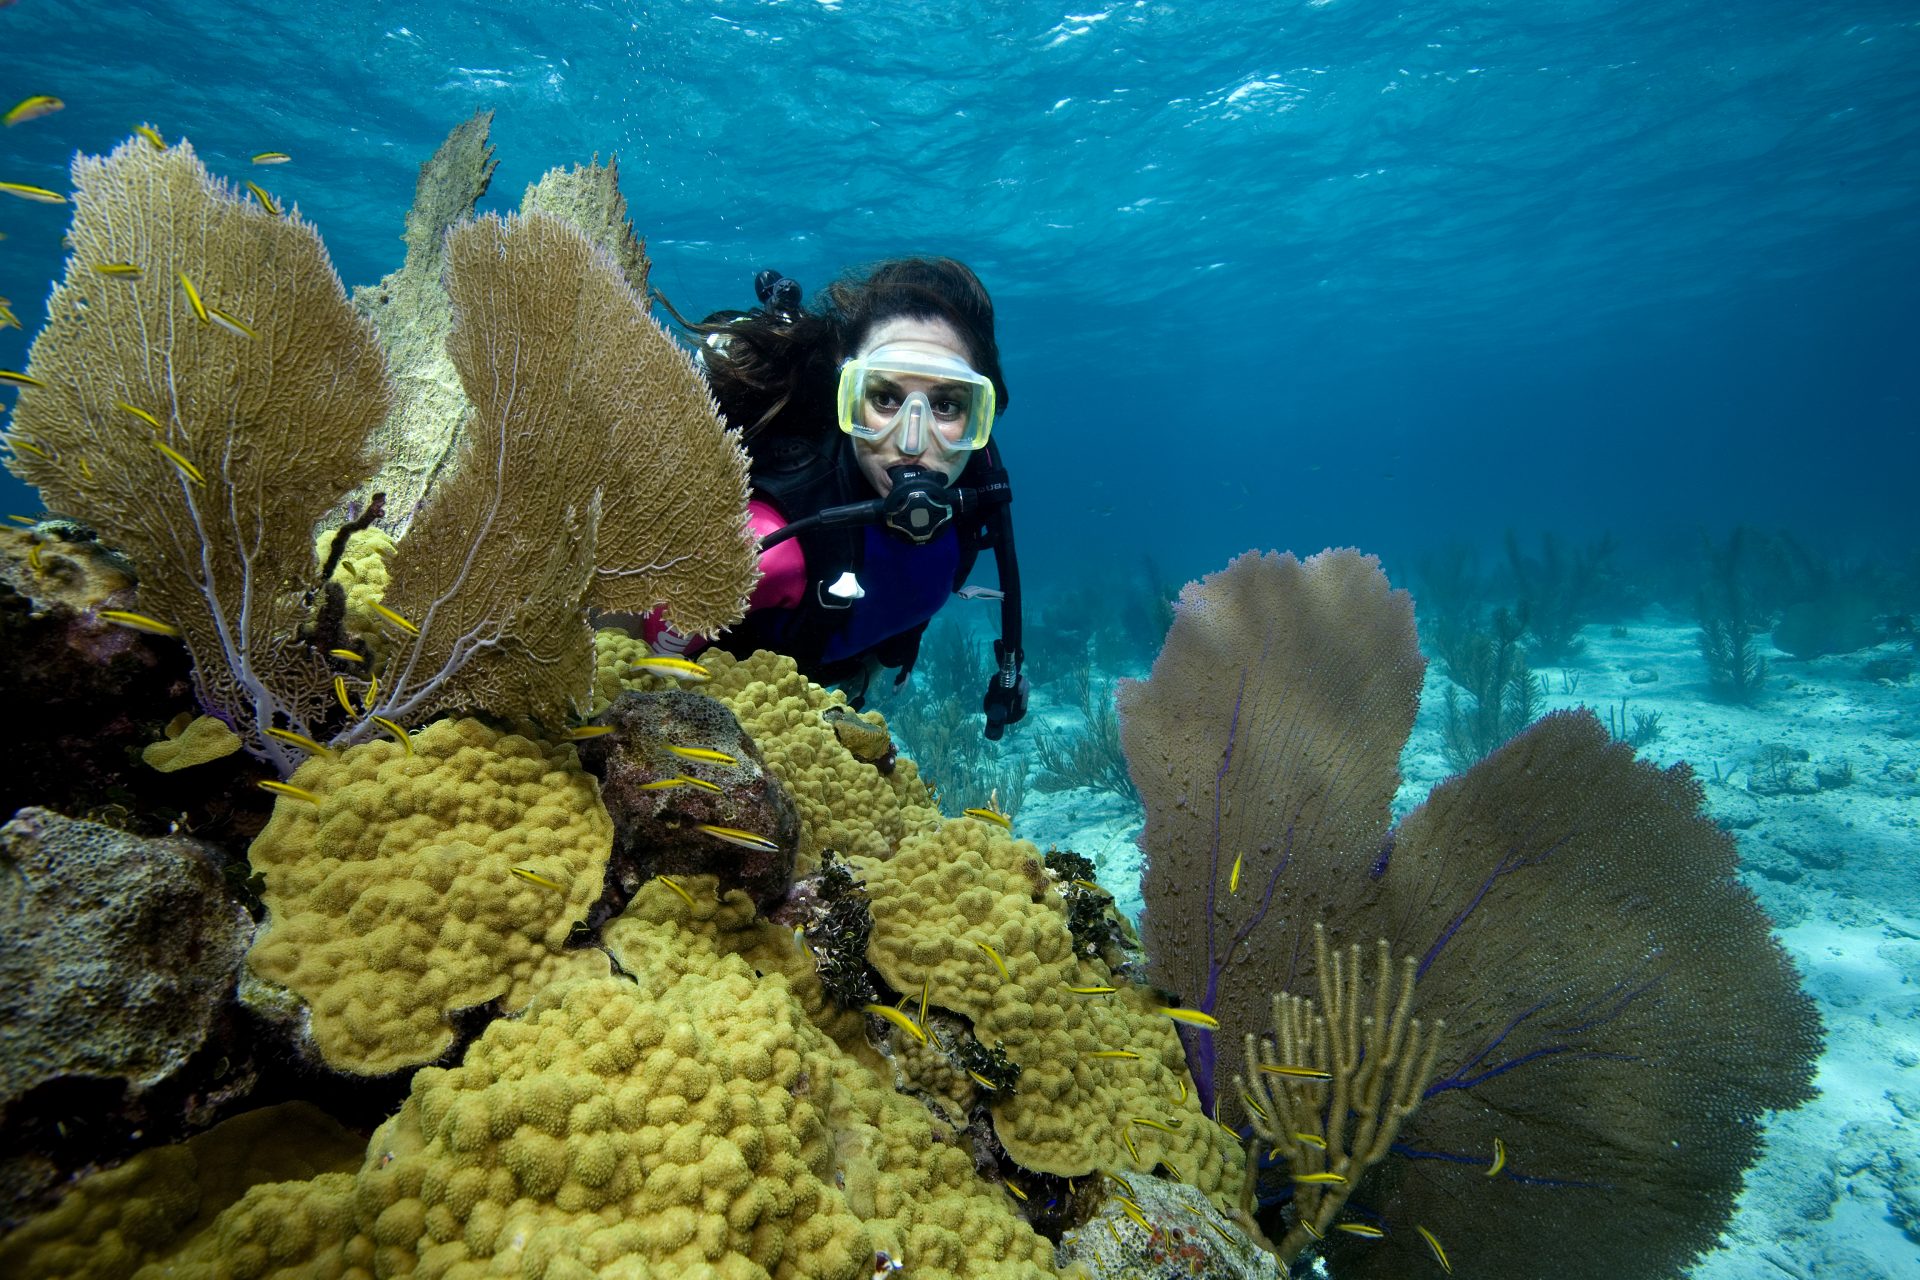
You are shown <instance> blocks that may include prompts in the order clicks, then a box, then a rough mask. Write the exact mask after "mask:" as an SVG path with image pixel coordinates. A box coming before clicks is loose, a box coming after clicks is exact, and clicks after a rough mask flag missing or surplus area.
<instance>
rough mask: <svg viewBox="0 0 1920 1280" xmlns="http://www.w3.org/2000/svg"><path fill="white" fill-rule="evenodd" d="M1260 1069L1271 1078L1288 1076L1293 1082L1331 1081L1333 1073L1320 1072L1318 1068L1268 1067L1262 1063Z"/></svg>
mask: <svg viewBox="0 0 1920 1280" xmlns="http://www.w3.org/2000/svg"><path fill="white" fill-rule="evenodd" d="M1260 1069H1261V1070H1262V1071H1264V1072H1266V1073H1267V1074H1268V1075H1271V1076H1289V1077H1291V1078H1293V1079H1295V1080H1331V1079H1333V1072H1331V1071H1322V1070H1320V1069H1319V1068H1318V1067H1270V1066H1268V1065H1267V1064H1266V1063H1264V1062H1263V1063H1261V1064H1260Z"/></svg>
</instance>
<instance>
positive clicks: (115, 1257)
mask: <svg viewBox="0 0 1920 1280" xmlns="http://www.w3.org/2000/svg"><path fill="white" fill-rule="evenodd" d="M364 1146H365V1143H364V1142H363V1141H362V1140H361V1139H360V1138H359V1137H358V1136H356V1135H355V1134H352V1133H350V1132H348V1131H347V1130H345V1129H343V1128H341V1126H340V1125H339V1123H338V1122H336V1121H334V1120H333V1119H332V1118H330V1117H329V1116H328V1115H327V1114H326V1113H325V1112H323V1111H321V1110H319V1109H318V1108H316V1107H312V1106H309V1105H307V1104H306V1103H304V1102H288V1103H282V1104H281V1105H279V1106H275V1107H266V1108H263V1109H261V1110H258V1111H248V1112H244V1113H242V1114H241V1115H237V1116H235V1117H233V1118H232V1119H230V1120H226V1121H223V1122H221V1123H220V1124H218V1125H215V1126H214V1127H213V1128H211V1129H209V1130H207V1131H206V1132H205V1133H202V1134H198V1135H196V1136H194V1137H192V1138H189V1139H188V1140H187V1141H185V1142H181V1143H176V1144H174V1145H172V1146H166V1147H154V1148H152V1149H151V1150H147V1151H142V1152H141V1153H139V1154H138V1155H136V1156H134V1157H133V1159H131V1160H129V1161H127V1162H126V1163H125V1164H123V1165H120V1166H118V1167H116V1168H113V1169H107V1170H103V1171H101V1172H98V1173H95V1174H92V1175H91V1176H89V1177H87V1178H85V1179H83V1180H82V1181H81V1182H80V1183H79V1184H78V1185H76V1186H75V1187H74V1188H73V1189H72V1190H71V1191H70V1192H68V1194H67V1196H66V1198H65V1199H63V1200H62V1201H61V1202H60V1204H59V1206H58V1207H57V1208H55V1209H53V1210H51V1211H49V1212H47V1213H45V1214H42V1215H41V1216H40V1217H38V1218H35V1219H34V1220H33V1221H32V1222H30V1223H28V1224H27V1225H26V1226H24V1227H22V1228H21V1229H20V1230H18V1231H15V1232H13V1233H12V1234H10V1235H8V1236H6V1237H5V1238H4V1239H0V1275H6V1276H9V1277H12V1278H13V1280H55V1278H56V1277H57V1278H58V1280H124V1277H127V1276H132V1275H136V1274H138V1275H141V1276H143V1277H144V1276H152V1275H154V1274H155V1272H156V1271H158V1270H159V1269H160V1268H158V1267H144V1268H143V1264H145V1263H161V1262H164V1261H166V1260H169V1259H173V1258H175V1257H176V1256H178V1255H179V1254H180V1253H181V1252H182V1251H183V1250H185V1249H187V1248H188V1246H190V1245H191V1244H192V1243H193V1242H194V1240H195V1239H196V1237H198V1236H200V1234H201V1233H202V1232H203V1231H205V1230H206V1229H207V1228H208V1227H209V1226H211V1225H212V1223H213V1222H214V1220H215V1219H216V1218H217V1217H218V1216H219V1215H220V1214H221V1212H222V1211H224V1210H226V1209H227V1208H228V1207H229V1206H231V1205H233V1204H234V1203H235V1202H236V1201H238V1200H239V1199H240V1198H241V1196H243V1195H244V1194H246V1192H247V1191H248V1190H250V1189H251V1188H252V1187H255V1186H258V1185H262V1184H268V1183H276V1182H282V1181H291V1180H293V1179H304V1178H312V1177H315V1176H321V1175H327V1174H332V1175H335V1176H340V1175H343V1174H345V1173H346V1171H348V1170H352V1169H355V1168H358V1167H359V1164H360V1160H361V1153H362V1149H363V1148H364ZM296 1185H298V1184H296ZM282 1229H283V1231H284V1232H286V1233H287V1234H289V1235H290V1234H292V1231H293V1230H294V1228H293V1225H292V1224H291V1223H288V1224H283V1228H282Z"/></svg>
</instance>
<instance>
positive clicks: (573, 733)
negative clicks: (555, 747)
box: [567, 724, 613, 742]
mask: <svg viewBox="0 0 1920 1280" xmlns="http://www.w3.org/2000/svg"><path fill="white" fill-rule="evenodd" d="M612 732H613V726H612V725H610V724H577V725H575V726H573V728H571V729H569V730H567V741H569V742H584V741H585V740H586V739H588V738H604V737H605V736H606V735H608V734H610V733H612Z"/></svg>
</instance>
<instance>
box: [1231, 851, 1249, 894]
mask: <svg viewBox="0 0 1920 1280" xmlns="http://www.w3.org/2000/svg"><path fill="white" fill-rule="evenodd" d="M1243 856H1245V855H1243V854H1238V853H1236V854H1234V855H1233V874H1232V875H1230V876H1228V877H1227V893H1228V895H1229V896H1231V895H1233V894H1236V893H1238V892H1240V859H1241V858H1242V857H1243Z"/></svg>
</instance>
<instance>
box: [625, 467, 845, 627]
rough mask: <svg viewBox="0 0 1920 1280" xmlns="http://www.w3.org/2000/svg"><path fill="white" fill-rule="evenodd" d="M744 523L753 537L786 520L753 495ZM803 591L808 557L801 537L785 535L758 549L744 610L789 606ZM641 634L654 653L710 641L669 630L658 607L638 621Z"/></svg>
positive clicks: (798, 601)
mask: <svg viewBox="0 0 1920 1280" xmlns="http://www.w3.org/2000/svg"><path fill="white" fill-rule="evenodd" d="M747 523H748V526H749V527H750V528H752V530H753V536H754V537H755V538H764V537H766V536H767V535H768V534H770V533H772V532H773V531H774V530H776V529H784V528H785V527H786V524H787V521H786V517H785V516H782V515H781V514H780V513H779V512H778V511H775V510H774V509H773V508H772V507H771V506H770V505H768V504H767V503H764V502H762V501H760V500H759V499H758V498H755V499H754V500H753V501H751V502H749V503H748V504H747ZM806 591H807V557H806V555H805V554H804V553H803V552H802V551H801V550H800V540H799V539H798V538H788V539H787V540H786V541H785V542H782V543H779V544H778V545H776V546H774V547H771V548H769V549H768V550H766V551H762V552H761V553H760V581H759V582H757V583H755V584H754V588H753V594H752V595H751V596H750V597H748V599H747V612H748V613H753V612H755V611H756V610H759V609H791V608H793V607H794V606H795V605H797V604H799V603H800V601H801V600H802V599H804V598H805V597H806ZM640 638H641V639H642V640H645V641H646V642H647V644H648V645H649V646H650V647H651V648H652V649H653V650H654V651H655V652H656V653H678V654H681V655H683V656H686V657H691V656H692V655H694V654H696V653H698V652H700V650H702V649H704V648H706V647H707V645H708V644H709V643H711V642H710V640H709V639H708V638H707V637H705V636H682V635H681V634H680V633H679V632H677V631H671V630H669V629H668V628H667V625H666V623H665V621H663V620H662V618H661V616H660V611H659V610H658V609H656V610H654V611H653V612H652V613H650V614H648V615H647V616H646V619H645V621H644V622H643V623H642V624H641V627H640Z"/></svg>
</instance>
